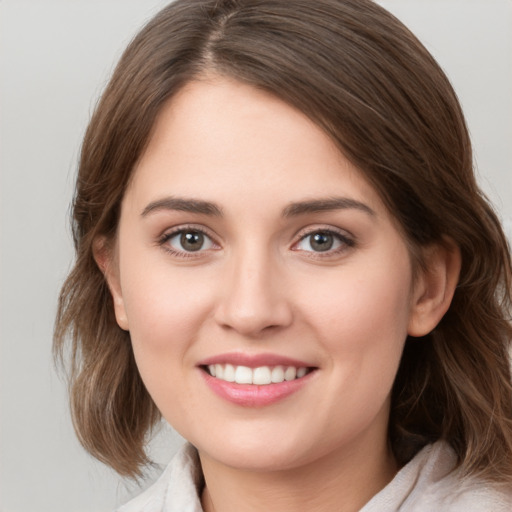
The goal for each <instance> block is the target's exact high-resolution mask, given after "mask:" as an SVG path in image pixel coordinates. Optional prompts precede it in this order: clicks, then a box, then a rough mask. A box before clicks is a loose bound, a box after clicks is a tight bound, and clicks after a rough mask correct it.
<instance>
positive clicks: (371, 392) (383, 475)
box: [96, 76, 458, 512]
mask: <svg viewBox="0 0 512 512" xmlns="http://www.w3.org/2000/svg"><path fill="white" fill-rule="evenodd" d="M170 197H172V198H173V199H176V198H179V199H180V200H186V201H189V200H190V199H193V200H194V201H196V203H194V204H196V205H197V201H207V202H209V203H214V205H215V208H217V209H218V211H216V210H215V209H214V210H213V211H183V210H181V209H176V208H177V206H176V205H177V203H176V202H174V203H172V204H171V203H170V202H169V201H168V199H169V198H170ZM334 197H336V198H344V200H345V202H344V203H343V205H342V206H343V207H335V208H334V207H332V206H333V205H331V207H330V208H327V207H325V209H323V210H321V211H311V209H305V208H302V211H301V212H297V211H295V213H294V214H291V213H292V212H291V209H290V205H291V204H296V203H301V204H303V203H304V202H305V201H309V202H310V201H312V200H315V201H318V200H320V201H325V200H329V199H332V198H334ZM347 199H348V200H349V201H348V202H347V201H346V200H347ZM186 204H187V205H188V206H187V208H189V209H190V204H191V203H190V201H189V202H188V203H186ZM179 205H181V206H179V208H182V207H183V203H179ZM361 205H363V206H361ZM324 206H325V204H324ZM338 206H340V205H338ZM297 209H298V208H295V210H297ZM203 210H204V208H203ZM305 210H306V211H305ZM180 229H181V230H182V231H181V232H183V231H187V230H188V231H190V230H191V229H196V230H198V229H199V230H202V231H204V233H205V238H204V240H205V243H204V245H203V246H202V248H201V249H200V250H198V251H186V250H185V249H184V248H183V245H180V233H181V232H180ZM319 232H322V233H324V234H327V236H328V237H330V236H332V238H329V240H332V241H333V248H332V249H330V250H327V251H318V250H317V247H316V246H314V245H312V244H311V241H312V238H311V234H312V233H319ZM329 232H331V233H333V234H331V235H330V234H329ZM171 235H172V236H171ZM105 246H106V244H98V247H105ZM425 256H426V258H427V262H428V263H429V269H430V270H429V272H428V273H425V274H422V275H420V276H419V277H418V278H417V279H416V280H415V281H414V282H413V277H412V275H413V273H412V264H411V258H410V255H409V253H408V250H407V246H406V243H405V241H404V239H403V236H402V234H401V232H400V230H399V228H398V227H397V225H396V222H395V220H394V219H393V217H392V215H391V213H390V212H388V211H387V209H386V208H385V206H384V204H383V203H382V201H381V200H380V198H379V196H378V194H377V193H376V191H375V190H374V189H373V187H371V186H370V184H369V183H368V182H367V181H366V180H365V179H364V177H363V175H362V174H361V173H360V171H358V169H356V168H355V167H354V166H353V165H352V164H351V163H350V162H349V161H348V160H347V159H346V158H345V157H344V156H343V155H342V154H340V152H339V151H338V150H337V149H336V147H335V146H334V145H333V143H332V142H331V140H330V139H329V138H328V137H327V136H326V135H325V134H324V132H322V131H321V130H320V129H319V128H318V127H317V126H316V125H315V124H313V123H312V122H311V121H310V120H308V119H307V118H306V117H305V116H304V115H303V114H302V113H301V112H298V111H297V110H295V109H294V108H292V107H290V106H289V105H287V104H285V103H283V102H282V101H280V100H278V99H276V98H274V97H272V96H270V95H268V94H267V93H264V92H262V91H258V90H256V89H254V88H251V87H250V86H248V85H244V84H241V83H238V82H236V81H233V80H229V79H226V78H220V77H215V76H210V77H208V78H205V79H203V80H198V81H196V82H193V83H190V84H188V85H187V86H186V87H185V88H184V89H182V90H181V91H180V92H179V93H178V94H177V95H176V96H175V97H174V98H173V99H172V100H171V101H170V102H169V103H167V104H166V105H165V107H164V108H163V109H162V111H161V113H160V115H159V117H158V119H157V122H156V124H155V127H154V130H153V134H152V138H151V140H150V143H149V145H148V147H147V149H146V151H145V153H144V154H143V156H142V158H141V159H140V161H139V162H138V165H137V166H136V169H135V171H134V176H133V179H132V181H131V182H130V185H129V187H128V189H127V192H126V194H125V197H124V200H123V204H122V212H121V218H120V224H119V229H118V234H117V238H116V241H115V247H114V250H113V252H107V251H105V250H101V249H100V248H99V249H98V250H97V253H96V257H97V261H98V263H99V265H100V267H102V269H103V270H104V271H105V274H106V276H107V280H108V282H109V285H110V288H111V291H112V295H113V298H114V304H115V310H116V317H117V321H118V323H119V325H120V326H121V327H122V328H123V329H126V330H129V331H130V335H131V339H132V344H133V350H134V353H135V357H136V361H137V365H138V368H139V370H140V373H141V376H142V378H143V380H144V382H145V385H146V387H147V389H148V391H149V393H150V394H151V396H152V398H153V399H154V401H155V403H156V404H157V406H158V408H159V409H160V411H161V412H162V414H163V416H164V417H165V418H166V420H167V421H168V422H169V423H170V424H171V425H173V426H174V427H175V428H176V429H177V430H178V431H179V432H180V433H181V435H183V436H184V437H185V438H186V439H188V440H189V441H190V442H192V444H194V445H195V446H196V447H197V448H198V450H199V454H200V459H201V464H202V468H203V472H204V475H205V481H206V488H205V491H204V493H203V506H204V508H205V510H206V511H207V512H209V511H212V510H216V511H217V512H227V511H235V510H236V511H238V512H240V511H242V512H243V511H253V510H280V511H287V510H294V511H296V510H310V509H311V510H315V511H327V510H337V511H339V510H344V511H355V510H359V509H360V508H361V507H362V506H363V505H364V503H366V502H367V501H368V500H369V499H370V498H371V497H372V496H373V495H374V494H375V493H377V492H378V491H379V490H380V489H382V488H383V487H384V486H385V485H386V484H387V483H388V482H389V481H390V480H391V479H392V477H393V476H394V474H395V473H396V471H397V467H396V463H395V460H394V459H393V456H392V454H391V452H390V450H389V449H388V444H387V424H388V418H389V396H390V391H391V387H392V384H393V380H394V378H395V374H396V371H397V368H398V364H399V361H400V356H401V353H402V349H403V345H404V342H405V339H406V337H407V335H408V334H411V335H416V336H418V335H422V334H426V333H427V332H429V331H430V330H431V329H432V328H434V327H435V325H436V324H437V322H438V321H439V320H440V318H441V317H442V315H443V314H444V312H445V311H446V309H447V308H448V305H449V302H450V300H451V296H452V293H453V287H454V286H455V282H456V276H457V272H458V259H457V254H456V252H455V251H447V250H442V249H441V248H432V249H431V250H430V251H426V255H425ZM233 352H237V353H242V354H261V353H271V354H277V355H281V356H287V357H292V358H295V359H299V360H301V361H305V362H307V363H308V365H309V366H311V367H315V368H316V370H315V372H314V373H313V374H312V375H311V376H310V378H309V380H308V382H307V383H306V384H305V385H304V386H303V387H302V388H301V389H300V390H299V391H297V392H296V393H294V394H292V395H291V396H289V397H287V398H285V399H283V400H280V401H278V402H277V403H273V404H271V405H267V406H265V407H244V406H240V405H236V404H233V403H231V402H229V401H226V400H224V399H223V398H221V397H219V396H217V395H216V394H214V393H213V392H212V390H211V389H210V388H209V387H208V386H207V385H206V384H205V379H204V378H203V375H202V372H203V370H202V369H200V368H199V367H198V364H199V362H200V361H202V360H204V359H205V358H209V357H212V356H216V355H218V354H225V353H233Z"/></svg>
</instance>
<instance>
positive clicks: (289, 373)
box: [284, 366, 297, 380]
mask: <svg viewBox="0 0 512 512" xmlns="http://www.w3.org/2000/svg"><path fill="white" fill-rule="evenodd" d="M295 377H297V369H296V368H294V367H293V366H288V368H286V370H285V372H284V380H295Z"/></svg>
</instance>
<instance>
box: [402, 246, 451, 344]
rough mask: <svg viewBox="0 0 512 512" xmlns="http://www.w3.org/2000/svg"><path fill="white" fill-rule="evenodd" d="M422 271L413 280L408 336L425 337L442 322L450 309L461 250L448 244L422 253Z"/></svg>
mask: <svg viewBox="0 0 512 512" xmlns="http://www.w3.org/2000/svg"><path fill="white" fill-rule="evenodd" d="M423 258H424V263H425V265H424V268H422V269H420V275H418V276H417V277H416V282H415V284H414V290H413V300H412V306H411V307H412V310H411V315H410V317H409V328H408V334H409V335H410V336H425V335H426V334H428V333H429V332H431V331H432V330H433V329H434V328H435V327H436V326H437V324H438V323H439V322H440V321H441V319H442V318H443V316H444V314H445V313H446V312H447V311H448V308H449V307H450V304H451V301H452V298H453V294H454V293H455V288H456V286H457V283H458V280H459V274H460V267H461V256H460V249H459V248H458V247H457V246H456V245H455V243H453V242H452V241H451V240H444V241H443V243H439V244H435V245H432V246H430V247H428V248H427V249H425V250H424V252H423Z"/></svg>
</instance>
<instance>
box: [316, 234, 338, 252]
mask: <svg viewBox="0 0 512 512" xmlns="http://www.w3.org/2000/svg"><path fill="white" fill-rule="evenodd" d="M333 243H334V240H333V236H332V235H329V234H328V233H316V234H315V235H313V237H312V239H311V247H312V248H313V249H314V250H315V251H328V250H329V249H330V248H331V247H332V245H333Z"/></svg>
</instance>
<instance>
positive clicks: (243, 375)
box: [206, 364, 311, 386]
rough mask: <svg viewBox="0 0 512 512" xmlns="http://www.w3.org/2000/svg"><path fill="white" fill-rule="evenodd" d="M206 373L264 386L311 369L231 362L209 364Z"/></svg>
mask: <svg viewBox="0 0 512 512" xmlns="http://www.w3.org/2000/svg"><path fill="white" fill-rule="evenodd" d="M206 370H207V371H208V373H209V374H210V375H211V376H212V377H215V378H216V379H219V380H223V381H225V382H234V383H236V384H255V385H257V386H266V385H269V384H280V383H281V382H285V381H292V380H296V379H301V378H302V377H304V376H305V375H307V374H308V373H309V372H310V371H311V370H310V369H309V368H306V367H295V366H281V365H278V366H274V367H271V366H258V367H257V368H249V367H248V366H236V365H232V364H211V365H208V366H207V367H206Z"/></svg>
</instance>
